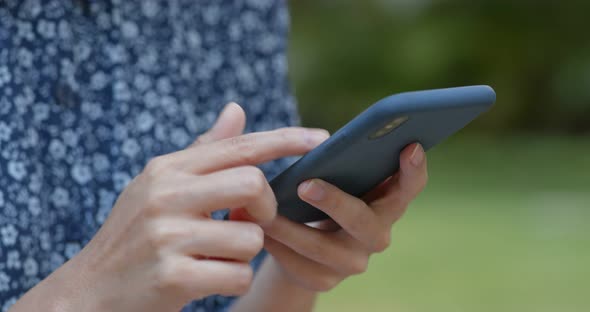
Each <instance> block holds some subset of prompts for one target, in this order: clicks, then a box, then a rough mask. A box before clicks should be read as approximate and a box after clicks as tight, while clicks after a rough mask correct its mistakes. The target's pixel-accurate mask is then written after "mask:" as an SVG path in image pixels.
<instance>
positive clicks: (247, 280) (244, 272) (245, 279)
mask: <svg viewBox="0 0 590 312" xmlns="http://www.w3.org/2000/svg"><path fill="white" fill-rule="evenodd" d="M253 277H254V272H253V271H252V268H251V267H250V266H249V265H246V264H245V265H243V266H241V267H240V269H239V270H238V271H237V274H236V278H235V280H234V281H233V283H234V285H233V286H234V292H235V294H236V295H243V294H245V293H247V292H248V290H250V286H251V285H252V279H253Z"/></svg>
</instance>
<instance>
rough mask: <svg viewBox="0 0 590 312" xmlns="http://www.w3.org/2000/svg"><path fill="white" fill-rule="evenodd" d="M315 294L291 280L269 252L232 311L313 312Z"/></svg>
mask: <svg viewBox="0 0 590 312" xmlns="http://www.w3.org/2000/svg"><path fill="white" fill-rule="evenodd" d="M316 297H317V293H316V292H313V291H310V290H307V289H304V288H301V287H299V286H297V285H295V284H293V283H292V282H290V281H289V280H288V279H287V277H286V276H285V275H284V273H283V272H281V268H280V267H279V265H278V264H277V263H276V262H275V261H274V259H273V258H272V256H270V255H269V256H268V257H267V258H266V259H265V260H264V263H263V264H262V267H261V268H260V271H259V272H258V274H257V275H256V278H255V279H254V283H253V284H252V287H251V289H250V291H249V292H248V293H247V294H246V295H245V296H243V297H241V298H240V299H239V300H238V301H237V302H236V303H235V305H234V306H233V307H232V312H242V311H244V312H245V311H261V312H264V311H282V312H290V311H296V312H301V311H312V310H313V307H314V304H315V300H316Z"/></svg>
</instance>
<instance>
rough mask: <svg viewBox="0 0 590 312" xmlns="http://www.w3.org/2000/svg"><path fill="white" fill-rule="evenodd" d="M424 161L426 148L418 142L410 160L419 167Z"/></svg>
mask: <svg viewBox="0 0 590 312" xmlns="http://www.w3.org/2000/svg"><path fill="white" fill-rule="evenodd" d="M423 161H424V149H423V148H422V145H421V144H419V143H417V144H416V146H415V147H414V150H413V151H412V155H411V156H410V162H411V163H412V165H414V166H415V167H419V166H420V165H421V164H422V162H423Z"/></svg>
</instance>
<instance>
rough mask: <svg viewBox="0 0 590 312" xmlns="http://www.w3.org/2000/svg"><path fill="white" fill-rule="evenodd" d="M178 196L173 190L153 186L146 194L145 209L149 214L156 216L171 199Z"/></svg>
mask: <svg viewBox="0 0 590 312" xmlns="http://www.w3.org/2000/svg"><path fill="white" fill-rule="evenodd" d="M176 196H178V192H177V191H175V190H170V191H163V190H161V189H159V188H158V187H156V186H154V187H153V188H152V191H150V192H148V194H147V195H146V202H147V204H146V209H147V211H146V212H147V213H148V215H150V216H158V215H160V214H161V213H162V212H163V211H164V208H165V207H166V206H167V205H169V204H170V202H171V200H172V199H173V198H174V197H176Z"/></svg>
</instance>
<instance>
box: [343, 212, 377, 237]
mask: <svg viewBox="0 0 590 312" xmlns="http://www.w3.org/2000/svg"><path fill="white" fill-rule="evenodd" d="M354 211H355V212H354V213H352V214H351V216H350V220H348V222H349V224H350V231H351V232H353V233H360V232H365V231H367V229H370V228H371V214H369V212H370V211H369V210H368V209H355V210H354Z"/></svg>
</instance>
